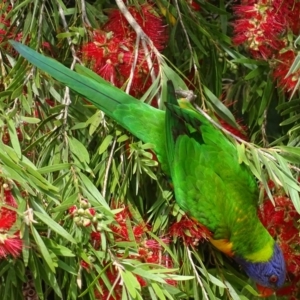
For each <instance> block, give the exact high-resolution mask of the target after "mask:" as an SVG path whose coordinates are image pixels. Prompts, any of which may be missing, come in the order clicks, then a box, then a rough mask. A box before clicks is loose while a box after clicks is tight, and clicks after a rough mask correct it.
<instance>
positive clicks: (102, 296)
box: [95, 268, 122, 300]
mask: <svg viewBox="0 0 300 300" xmlns="http://www.w3.org/2000/svg"><path fill="white" fill-rule="evenodd" d="M106 276H107V279H108V280H109V282H110V283H111V284H112V285H114V284H115V281H116V280H118V282H117V284H115V285H114V290H113V291H109V290H108V288H107V287H106V285H105V284H104V282H103V280H102V279H100V280H99V284H100V286H101V288H102V291H101V292H100V291H98V290H95V298H96V299H99V300H119V299H122V286H121V285H120V280H121V278H118V273H117V272H116V271H115V269H112V268H110V269H108V270H107V271H106Z"/></svg>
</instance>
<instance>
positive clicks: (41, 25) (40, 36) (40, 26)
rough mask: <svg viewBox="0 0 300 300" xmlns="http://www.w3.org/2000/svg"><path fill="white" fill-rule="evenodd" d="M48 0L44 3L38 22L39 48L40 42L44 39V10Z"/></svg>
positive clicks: (44, 0)
mask: <svg viewBox="0 0 300 300" xmlns="http://www.w3.org/2000/svg"><path fill="white" fill-rule="evenodd" d="M45 2H46V0H43V1H42V4H41V8H40V17H39V20H38V34H37V47H39V46H40V41H41V39H42V32H43V24H42V23H43V18H44V8H45Z"/></svg>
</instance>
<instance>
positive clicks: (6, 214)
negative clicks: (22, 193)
mask: <svg viewBox="0 0 300 300" xmlns="http://www.w3.org/2000/svg"><path fill="white" fill-rule="evenodd" d="M3 203H4V204H5V205H7V206H11V207H13V208H17V207H18V206H17V202H16V200H15V198H14V197H13V195H12V194H11V191H10V190H7V191H6V190H5V191H4V201H3ZM16 219H17V213H16V212H15V211H14V210H11V209H9V208H6V207H1V209H0V229H3V230H9V229H10V228H11V227H12V226H13V224H14V223H15V222H16Z"/></svg>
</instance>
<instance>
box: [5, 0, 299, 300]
mask: <svg viewBox="0 0 300 300" xmlns="http://www.w3.org/2000/svg"><path fill="white" fill-rule="evenodd" d="M154 3H155V1H154ZM159 3H160V4H161V5H162V6H163V7H165V8H167V11H169V12H170V13H171V14H172V16H173V17H174V18H175V19H176V20H177V21H176V23H175V24H173V23H172V22H170V23H169V25H168V29H169V36H170V38H169V41H168V47H167V49H166V50H165V52H164V53H163V55H164V57H165V58H164V59H162V65H161V74H160V76H159V77H158V80H157V82H156V83H154V85H153V87H152V91H155V90H157V87H159V86H160V83H161V81H160V80H162V79H163V78H164V76H165V75H166V74H168V75H170V76H171V77H173V78H174V81H175V82H177V83H178V84H180V85H183V83H182V79H184V78H185V76H188V75H189V74H190V73H191V72H192V74H193V78H194V79H193V87H192V89H193V91H194V93H195V94H197V96H198V97H197V99H196V102H197V103H198V105H199V106H201V107H202V108H204V109H208V110H210V111H211V112H215V113H216V114H217V115H219V116H220V117H222V118H224V119H225V120H226V121H227V122H228V123H230V124H236V123H235V120H234V117H233V114H232V112H233V113H234V114H235V116H236V117H237V118H238V119H239V118H242V122H243V124H244V125H246V126H247V127H249V130H248V131H247V134H248V136H249V142H243V143H241V144H239V143H236V145H237V148H238V151H239V154H240V160H241V162H245V163H246V164H247V165H249V167H250V169H251V170H252V171H253V173H254V175H255V176H256V177H257V178H258V180H259V181H260V182H262V185H263V186H264V187H265V188H266V189H267V190H268V186H267V180H268V179H269V178H271V179H273V181H275V182H276V183H277V184H278V185H282V186H283V188H284V190H285V191H286V192H287V193H289V195H290V197H291V199H292V201H293V203H294V205H295V207H296V208H297V210H298V211H300V201H299V185H298V183H297V180H296V179H295V178H297V177H298V171H299V169H298V163H299V159H300V150H299V148H298V145H299V142H300V140H299V128H300V126H299V119H300V115H299V98H298V95H299V94H298V92H296V93H295V95H294V97H293V99H289V98H288V97H287V96H286V95H285V94H284V93H283V92H282V91H281V90H280V89H278V88H276V82H274V81H273V80H272V78H271V76H270V69H269V65H268V64H267V63H266V62H263V61H256V60H253V59H251V58H249V56H248V55H247V53H246V52H244V51H243V50H242V49H238V48H236V47H234V46H233V45H232V42H231V34H232V27H231V22H232V21H233V15H232V2H231V1H199V4H200V6H201V10H200V11H194V10H193V9H192V8H191V6H190V5H189V4H188V3H187V2H186V1H174V2H172V3H169V2H168V1H161V2H159ZM128 4H132V5H136V6H138V5H139V4H140V3H139V2H138V1H129V2H128ZM1 5H2V10H3V11H6V5H8V2H6V3H3V4H1ZM114 6H115V3H114V2H113V1H111V2H109V1H84V0H74V1H61V0H57V1H46V0H42V1H35V0H26V1H14V2H13V7H12V9H11V10H10V12H9V13H8V14H7V15H6V19H8V20H10V26H9V27H8V28H7V27H5V25H4V24H0V26H1V27H0V28H2V29H4V30H6V32H7V34H6V36H5V37H4V38H3V39H2V41H1V52H0V54H1V57H0V68H1V87H0V88H1V91H0V110H1V114H0V126H1V127H2V135H4V134H5V132H7V131H8V132H9V136H10V143H8V144H7V145H6V144H4V143H1V144H0V169H1V177H2V178H4V179H5V180H13V181H14V182H17V183H18V185H16V184H15V183H13V185H14V188H13V193H14V196H15V198H16V200H17V201H18V204H19V207H18V216H19V220H18V227H19V228H20V231H21V234H22V237H23V239H24V248H23V252H22V255H21V256H20V258H19V259H17V260H13V259H11V258H7V259H3V260H1V261H0V280H1V284H0V294H1V295H2V296H1V297H2V299H22V297H23V296H22V293H23V286H24V283H26V282H28V280H29V279H28V277H27V274H28V270H30V273H31V276H32V278H33V280H32V282H33V284H34V288H35V291H36V293H37V295H38V297H39V298H40V299H94V297H95V296H94V289H95V288H98V289H101V287H100V285H99V283H98V280H99V279H102V280H103V282H104V284H105V285H106V286H107V288H108V289H113V288H114V286H113V285H112V284H111V283H110V281H109V280H108V279H107V274H106V271H107V270H108V269H109V268H113V269H114V270H115V272H116V274H117V276H118V278H121V280H122V283H123V285H122V299H210V300H211V299H255V298H256V297H257V292H256V290H255V287H254V285H253V283H252V282H250V281H249V280H248V279H247V277H246V276H245V275H244V274H243V272H242V271H240V270H239V267H238V266H237V265H234V264H233V263H232V261H231V260H230V259H228V258H226V257H224V256H222V255H221V254H220V253H219V252H217V251H215V250H214V249H213V248H212V247H211V246H210V245H209V244H208V243H205V242H203V243H200V245H199V246H198V247H192V246H186V245H185V244H184V243H182V241H181V240H180V239H178V240H177V241H174V242H172V243H170V244H167V245H166V244H164V243H163V242H161V241H160V240H159V238H160V237H163V236H165V235H167V234H168V229H169V226H170V224H171V223H173V222H174V221H175V220H179V219H180V217H181V214H182V213H183V212H181V211H180V210H179V208H178V207H177V205H176V204H175V203H174V199H173V196H172V190H171V188H170V186H169V184H168V181H167V179H166V178H165V177H164V175H163V174H162V173H161V172H160V169H159V166H158V165H157V163H156V162H155V161H153V160H152V154H151V153H149V152H148V151H147V150H148V149H150V148H151V145H143V144H142V143H141V142H139V141H137V140H135V139H134V138H133V137H132V136H130V135H129V133H128V132H125V131H124V130H123V129H122V128H120V127H119V126H118V125H117V124H115V123H114V122H113V121H111V120H109V119H107V118H106V117H105V116H104V115H103V114H102V113H101V112H100V111H97V110H96V109H95V108H94V107H93V106H91V105H90V104H88V103H86V102H85V101H83V100H82V98H80V97H79V96H78V95H75V94H73V93H72V92H70V91H69V90H68V89H67V88H65V87H63V86H61V85H60V84H58V83H57V82H55V81H54V80H53V79H52V78H50V77H49V76H48V75H47V74H44V73H42V72H40V71H39V70H37V69H35V68H33V67H32V66H30V65H28V64H27V63H26V62H25V61H24V59H22V58H21V57H18V56H17V55H16V53H14V52H13V51H12V49H11V48H10V47H9V46H8V44H7V39H8V38H12V39H14V38H16V39H19V40H21V41H22V42H23V43H26V44H28V45H29V46H30V47H32V48H34V49H36V50H37V51H39V52H44V53H45V54H46V55H51V56H53V57H55V59H56V60H58V61H60V62H62V63H63V64H65V65H66V66H69V67H74V66H73V63H74V62H76V56H75V54H76V53H77V51H78V50H80V46H81V45H82V44H83V43H85V42H86V41H87V38H88V35H87V31H88V29H89V26H91V27H93V28H100V27H101V25H103V23H104V22H105V21H106V20H107V17H106V14H105V12H106V9H108V8H110V7H114ZM84 11H86V14H83V12H84ZM158 11H159V9H158ZM87 20H88V22H87ZM168 20H169V21H171V20H172V19H171V18H170V17H168V15H166V22H168ZM18 33H22V36H21V37H20V36H19V37H18ZM45 42H47V43H49V44H50V48H45V47H43V44H44V43H45ZM180 78H181V79H180ZM190 89H191V88H190ZM221 96H222V98H223V100H224V101H223V102H221V101H220V100H219V99H220V98H221ZM47 99H51V101H53V102H54V103H55V105H54V106H51V105H49V104H48V103H49V101H48V102H47ZM69 100H70V101H71V102H69ZM229 104H230V110H229V109H228V107H227V106H228V105H229ZM145 126H146V124H145ZM16 128H19V130H20V131H21V132H22V136H23V139H21V140H20V139H19V138H18V132H17V130H16ZM228 137H229V138H231V139H232V140H233V142H235V141H234V139H233V138H232V136H230V134H228ZM128 147H129V149H128ZM213 188H214V187H212V189H213ZM82 198H85V199H88V201H89V202H90V203H91V205H92V206H93V207H94V208H95V209H96V210H97V212H98V213H101V214H102V217H101V219H99V222H98V224H101V229H102V232H101V248H100V249H99V250H95V249H94V247H93V245H92V244H91V243H90V242H89V236H90V229H89V228H84V227H79V226H76V224H75V223H74V222H73V220H72V219H71V218H70V216H69V214H68V213H67V212H66V211H67V210H68V208H69V207H70V206H72V205H74V204H78V203H80V200H81V199H82ZM123 204H125V206H126V207H129V210H130V212H131V214H132V216H133V220H132V221H129V220H128V222H127V223H126V227H127V230H128V232H129V233H130V240H129V241H123V242H121V241H117V240H116V238H115V236H114V235H113V234H112V232H111V229H110V225H111V224H115V221H114V215H115V214H116V213H117V212H119V210H118V209H117V208H116V207H118V205H120V206H122V205H123ZM113 206H114V207H115V208H114V209H113ZM99 218H100V217H99ZM143 222H147V223H148V224H150V225H151V227H152V230H151V232H147V233H145V239H150V238H151V239H154V240H157V241H158V243H160V244H161V246H162V249H163V250H162V251H163V252H164V253H167V255H169V257H170V258H172V260H173V264H174V266H173V267H172V268H171V269H168V268H166V267H164V266H160V265H159V264H158V265H149V264H146V263H141V262H140V261H139V260H138V259H135V258H132V255H131V254H132V253H136V252H137V250H138V244H137V242H136V240H135V237H134V235H133V231H132V226H134V225H135V224H141V223H143ZM81 261H86V262H88V263H91V264H92V265H93V268H91V269H90V270H89V271H86V270H85V269H83V268H82V267H81V266H80V262H81ZM135 275H140V276H141V277H142V278H144V279H145V280H146V281H147V286H146V287H143V288H141V287H140V286H139V283H138V281H137V279H136V277H135ZM165 279H173V280H176V281H178V283H177V285H176V286H173V285H169V284H166V283H165ZM271 299H275V296H274V297H273V298H271Z"/></svg>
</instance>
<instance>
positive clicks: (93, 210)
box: [86, 208, 96, 216]
mask: <svg viewBox="0 0 300 300" xmlns="http://www.w3.org/2000/svg"><path fill="white" fill-rule="evenodd" d="M86 211H87V212H88V214H90V215H91V216H94V215H95V214H96V209H95V208H88V209H86Z"/></svg>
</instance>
